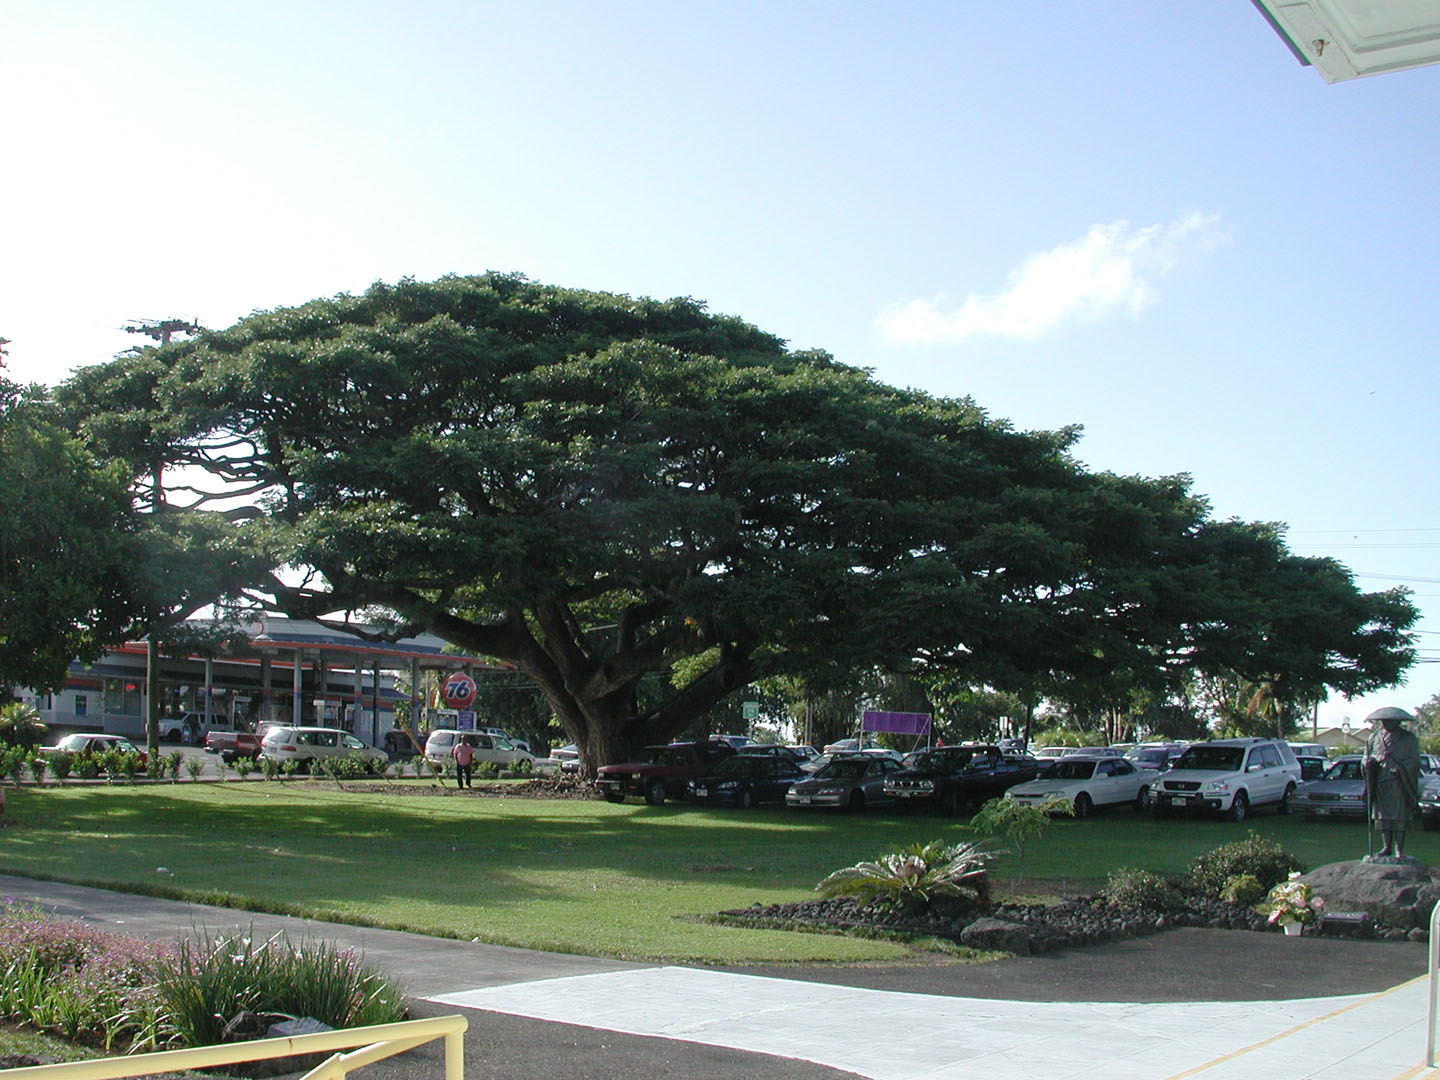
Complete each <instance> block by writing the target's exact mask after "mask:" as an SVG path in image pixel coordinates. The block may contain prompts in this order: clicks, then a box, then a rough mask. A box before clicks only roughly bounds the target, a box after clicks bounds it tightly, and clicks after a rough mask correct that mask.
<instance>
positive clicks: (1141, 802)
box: [1135, 787, 1150, 810]
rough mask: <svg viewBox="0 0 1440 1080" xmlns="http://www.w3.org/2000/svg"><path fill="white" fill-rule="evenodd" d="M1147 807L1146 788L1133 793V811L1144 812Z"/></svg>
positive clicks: (1148, 797) (1147, 790) (1148, 793)
mask: <svg viewBox="0 0 1440 1080" xmlns="http://www.w3.org/2000/svg"><path fill="white" fill-rule="evenodd" d="M1149 805H1150V789H1149V788H1148V787H1142V788H1141V789H1140V790H1139V791H1137V792H1136V793H1135V809H1136V810H1144V809H1145V808H1146V807H1147V806H1149Z"/></svg>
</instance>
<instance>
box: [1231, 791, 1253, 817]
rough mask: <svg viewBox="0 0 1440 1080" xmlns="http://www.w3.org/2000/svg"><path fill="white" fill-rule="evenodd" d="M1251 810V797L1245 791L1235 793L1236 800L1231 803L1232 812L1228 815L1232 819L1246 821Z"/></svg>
mask: <svg viewBox="0 0 1440 1080" xmlns="http://www.w3.org/2000/svg"><path fill="white" fill-rule="evenodd" d="M1249 812H1250V799H1249V797H1248V796H1246V794H1245V793H1244V792H1243V791H1237V792H1236V793H1235V801H1234V802H1232V803H1231V804H1230V813H1229V814H1227V815H1226V816H1227V817H1228V818H1229V819H1230V820H1231V821H1236V822H1239V821H1244V820H1245V815H1246V814H1247V813H1249Z"/></svg>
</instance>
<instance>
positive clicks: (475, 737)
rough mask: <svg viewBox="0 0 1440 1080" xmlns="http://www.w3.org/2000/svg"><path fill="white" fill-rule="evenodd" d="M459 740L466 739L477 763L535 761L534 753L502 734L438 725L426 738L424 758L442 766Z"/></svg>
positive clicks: (503, 763)
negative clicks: (523, 748)
mask: <svg viewBox="0 0 1440 1080" xmlns="http://www.w3.org/2000/svg"><path fill="white" fill-rule="evenodd" d="M456 742H467V743H469V744H470V745H471V746H472V747H473V748H474V750H475V757H474V764H476V765H480V764H482V763H485V762H489V763H490V764H491V765H513V764H515V763H516V762H517V761H528V762H530V763H531V764H534V762H535V755H534V754H532V753H530V751H528V750H521V749H520V747H518V746H516V745H515V744H514V743H512V742H511V741H510V740H509V739H507V738H505V737H504V736H503V735H490V734H487V733H486V732H484V731H483V730H482V731H457V730H455V729H454V728H438V729H437V730H435V731H432V732H430V735H429V737H428V738H427V739H426V740H425V760H427V761H429V762H431V763H432V764H435V765H439V764H442V763H443V762H446V761H449V760H450V751H451V750H452V749H454V747H455V743H456Z"/></svg>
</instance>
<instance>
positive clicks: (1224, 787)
mask: <svg viewBox="0 0 1440 1080" xmlns="http://www.w3.org/2000/svg"><path fill="white" fill-rule="evenodd" d="M1205 790H1206V791H1229V790H1230V781H1229V780H1211V781H1210V782H1209V783H1208V784H1206V785H1205Z"/></svg>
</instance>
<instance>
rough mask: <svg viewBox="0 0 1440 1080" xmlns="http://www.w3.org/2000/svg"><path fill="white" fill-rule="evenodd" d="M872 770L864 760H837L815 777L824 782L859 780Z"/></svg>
mask: <svg viewBox="0 0 1440 1080" xmlns="http://www.w3.org/2000/svg"><path fill="white" fill-rule="evenodd" d="M870 768H871V764H870V762H868V761H866V760H864V759H863V758H836V759H835V760H834V761H832V762H830V764H829V765H826V766H825V767H824V768H823V769H821V770H820V771H819V772H817V773H816V774H815V775H816V776H817V777H819V778H821V779H824V780H858V779H859V778H860V777H862V776H864V775H865V774H866V772H868V771H869V770H870Z"/></svg>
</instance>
